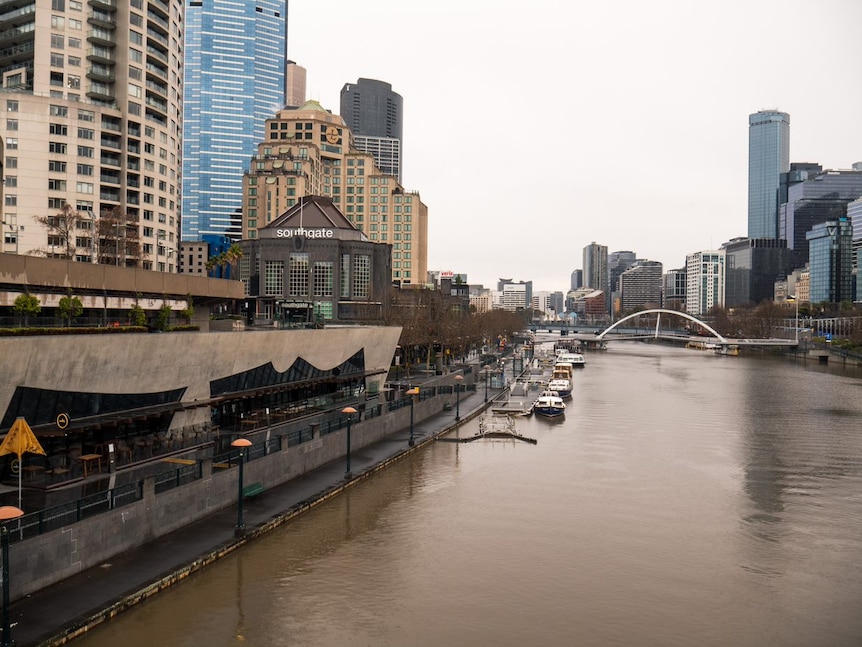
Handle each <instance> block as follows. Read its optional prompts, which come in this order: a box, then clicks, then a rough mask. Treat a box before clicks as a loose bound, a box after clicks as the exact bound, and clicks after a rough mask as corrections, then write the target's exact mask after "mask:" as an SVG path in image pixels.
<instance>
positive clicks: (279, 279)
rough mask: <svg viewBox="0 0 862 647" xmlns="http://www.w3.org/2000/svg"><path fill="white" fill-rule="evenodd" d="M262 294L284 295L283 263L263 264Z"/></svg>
mask: <svg viewBox="0 0 862 647" xmlns="http://www.w3.org/2000/svg"><path fill="white" fill-rule="evenodd" d="M264 293H265V294H266V295H268V296H279V297H280V296H283V295H284V263H283V262H282V261H266V263H265V264H264Z"/></svg>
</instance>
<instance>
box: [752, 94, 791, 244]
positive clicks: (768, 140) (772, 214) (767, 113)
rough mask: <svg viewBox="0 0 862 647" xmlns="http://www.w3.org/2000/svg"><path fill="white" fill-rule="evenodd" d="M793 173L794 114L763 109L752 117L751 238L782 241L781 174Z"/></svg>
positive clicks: (782, 198) (782, 197)
mask: <svg viewBox="0 0 862 647" xmlns="http://www.w3.org/2000/svg"><path fill="white" fill-rule="evenodd" d="M789 170H790V115H788V114H787V113H786V112H779V111H777V110H761V111H760V112H755V113H754V114H752V115H749V116H748V237H749V238H778V207H779V205H781V203H782V202H784V199H785V197H784V196H782V195H781V186H782V185H781V174H782V173H787V172H788V171H789Z"/></svg>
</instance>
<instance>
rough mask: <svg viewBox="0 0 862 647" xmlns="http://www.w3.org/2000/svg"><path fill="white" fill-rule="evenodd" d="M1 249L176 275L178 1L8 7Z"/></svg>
mask: <svg viewBox="0 0 862 647" xmlns="http://www.w3.org/2000/svg"><path fill="white" fill-rule="evenodd" d="M0 34H2V48H0V68H2V69H3V75H2V85H3V95H2V99H0V102H2V103H0V107H2V110H0V136H2V139H3V148H4V153H5V156H4V157H5V159H4V167H5V168H4V171H5V175H4V178H3V179H4V185H3V194H4V196H3V200H2V201H0V209H2V214H0V215H2V220H3V222H4V223H5V224H4V225H3V229H4V232H3V233H4V237H3V242H4V245H3V248H2V249H3V251H4V252H17V253H20V254H25V253H29V254H35V255H40V256H51V257H55V258H68V259H70V260H76V261H79V262H93V263H95V262H100V263H105V264H111V265H114V264H116V265H127V266H130V267H139V268H142V269H154V270H161V271H175V266H176V256H175V253H176V247H177V232H178V227H179V194H180V183H181V178H182V176H181V173H180V169H179V160H180V152H181V151H180V147H181V137H180V135H181V132H182V127H183V124H182V96H181V94H180V93H181V87H182V80H183V70H182V66H181V64H180V61H181V59H182V51H183V7H182V3H178V2H171V3H167V2H163V1H161V0H138V1H136V2H131V3H118V2H114V1H110V0H90V1H89V2H72V1H68V2H60V1H58V0H53V1H51V0H22V1H19V2H4V3H0Z"/></svg>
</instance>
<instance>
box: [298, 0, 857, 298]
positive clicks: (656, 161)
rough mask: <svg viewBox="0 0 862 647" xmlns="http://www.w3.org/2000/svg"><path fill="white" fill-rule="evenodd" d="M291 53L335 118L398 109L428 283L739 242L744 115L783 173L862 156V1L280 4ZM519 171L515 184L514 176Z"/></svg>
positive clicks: (671, 254)
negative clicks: (374, 94) (346, 93)
mask: <svg viewBox="0 0 862 647" xmlns="http://www.w3.org/2000/svg"><path fill="white" fill-rule="evenodd" d="M288 21H289V28H288V29H289V33H288V54H289V57H290V58H291V59H292V60H294V61H296V62H297V63H298V64H299V65H301V66H303V67H305V68H306V69H307V70H308V85H307V94H308V98H309V99H315V100H317V101H319V102H320V103H321V104H322V105H323V106H324V107H325V108H327V109H329V110H331V111H332V112H335V113H338V112H339V97H340V92H341V88H342V86H343V85H344V84H345V83H348V82H349V83H353V82H356V80H357V79H359V78H360V77H363V78H372V79H378V80H381V81H385V82H387V83H391V84H392V89H393V90H394V91H395V92H397V93H398V94H400V95H401V96H402V97H403V98H404V149H403V160H404V162H403V165H404V170H403V183H404V186H405V188H406V189H408V190H412V191H418V192H419V193H420V195H421V197H422V201H423V202H424V203H425V204H426V205H428V211H429V226H428V230H429V242H428V268H429V269H430V270H452V271H455V272H463V273H466V274H467V278H468V280H469V282H470V283H482V284H484V285H485V286H486V287H495V286H496V282H497V279H498V278H500V277H504V278H512V279H514V280H516V281H528V280H532V281H533V288H534V290H549V291H555V290H561V291H563V292H565V291H566V290H568V288H569V276H570V274H571V272H572V270H574V269H580V268H581V266H582V253H583V248H584V246H586V245H588V244H589V243H591V242H593V241H595V242H597V243H600V244H602V245H607V247H608V251H609V252H614V251H619V250H631V251H634V252H635V253H636V254H637V255H638V257H639V258H648V259H650V260H656V261H661V262H662V263H663V264H664V268H665V270H668V269H672V268H677V267H682V266H683V265H684V263H685V255H686V254H687V253H691V252H695V251H699V250H706V249H715V248H718V247H719V246H720V245H721V244H722V243H724V242H726V241H727V240H729V239H730V238H734V237H737V236H745V235H746V233H747V208H748V207H747V204H748V203H747V191H748V115H749V114H750V113H752V112H756V111H758V110H762V109H767V108H778V109H780V110H782V111H784V112H787V113H789V114H790V157H791V160H792V161H800V162H819V163H821V164H822V165H823V166H824V167H826V168H845V169H846V168H850V167H851V165H852V164H853V163H854V162H857V161H862V66H860V61H862V57H860V53H862V40H860V37H859V35H860V27H862V1H860V0H818V1H817V2H811V1H810V0H807V1H805V2H803V1H799V0H783V1H782V2H775V1H774V0H771V1H766V0H721V1H720V2H705V1H701V0H653V1H650V0H615V1H592V2H582V1H580V0H570V1H565V0H532V1H531V2H513V1H509V0H497V1H491V0H434V1H413V0H363V1H362V2H347V1H346V0H289V13H288ZM513 169H517V173H514V174H513Z"/></svg>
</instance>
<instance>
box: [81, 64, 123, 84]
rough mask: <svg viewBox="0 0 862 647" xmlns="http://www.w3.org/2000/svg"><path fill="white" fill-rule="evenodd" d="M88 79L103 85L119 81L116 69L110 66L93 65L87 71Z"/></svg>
mask: <svg viewBox="0 0 862 647" xmlns="http://www.w3.org/2000/svg"><path fill="white" fill-rule="evenodd" d="M87 78H88V79H90V80H91V81H101V82H102V83H113V82H114V81H116V80H117V79H116V75H115V74H114V68H113V67H111V66H108V65H91V66H90V67H89V68H88V69H87Z"/></svg>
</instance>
